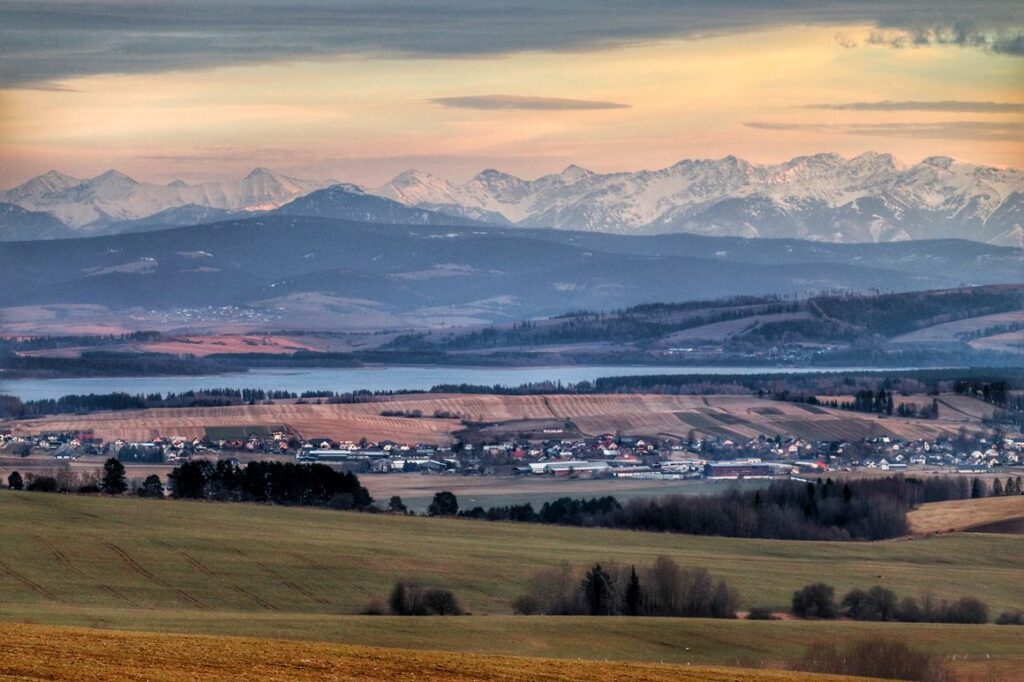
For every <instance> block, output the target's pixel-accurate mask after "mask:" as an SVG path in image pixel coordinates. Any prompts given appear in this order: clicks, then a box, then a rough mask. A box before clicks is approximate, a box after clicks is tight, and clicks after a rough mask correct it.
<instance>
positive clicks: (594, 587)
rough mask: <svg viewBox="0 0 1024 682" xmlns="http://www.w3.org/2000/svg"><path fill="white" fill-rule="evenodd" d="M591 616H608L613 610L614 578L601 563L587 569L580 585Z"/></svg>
mask: <svg viewBox="0 0 1024 682" xmlns="http://www.w3.org/2000/svg"><path fill="white" fill-rule="evenodd" d="M580 587H581V589H582V590H583V598H584V600H585V601H586V604H587V609H588V611H589V613H590V615H591V616H607V615H609V614H610V613H611V610H612V579H611V576H610V575H608V574H607V573H606V572H605V570H604V569H603V568H601V564H595V565H594V567H593V568H592V569H590V570H589V571H587V575H586V576H584V578H583V583H582V584H581V585H580Z"/></svg>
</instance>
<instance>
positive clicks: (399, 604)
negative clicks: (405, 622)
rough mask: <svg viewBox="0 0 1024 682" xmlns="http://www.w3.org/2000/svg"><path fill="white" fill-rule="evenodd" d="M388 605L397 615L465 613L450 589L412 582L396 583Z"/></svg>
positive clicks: (450, 614) (456, 614)
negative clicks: (427, 586) (423, 585)
mask: <svg viewBox="0 0 1024 682" xmlns="http://www.w3.org/2000/svg"><path fill="white" fill-rule="evenodd" d="M388 606H389V607H390V609H391V613H393V614H394V615H396V616H460V615H462V613H463V611H462V607H461V606H460V605H459V602H458V600H457V599H456V598H455V594H454V593H453V592H451V591H450V590H439V589H429V588H423V587H420V586H419V585H417V584H416V583H410V582H397V583H395V586H394V587H393V588H392V589H391V596H390V598H389V599H388Z"/></svg>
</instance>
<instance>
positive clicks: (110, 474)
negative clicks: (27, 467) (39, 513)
mask: <svg viewBox="0 0 1024 682" xmlns="http://www.w3.org/2000/svg"><path fill="white" fill-rule="evenodd" d="M157 480H158V481H159V479H157ZM7 487H8V488H10V489H11V490H28V491H31V492H41V493H106V494H107V495H121V494H122V493H124V492H125V491H126V490H128V479H127V478H126V477H125V472H124V465H123V464H121V462H119V461H118V460H117V459H116V458H114V457H111V458H110V459H108V460H107V461H106V462H104V463H103V469H102V470H99V471H72V470H71V468H70V467H67V466H64V467H59V468H58V469H57V470H56V471H54V473H53V475H49V474H35V473H28V474H26V475H25V476H22V475H21V473H20V472H17V471H12V472H11V474H10V475H9V476H8V477H7Z"/></svg>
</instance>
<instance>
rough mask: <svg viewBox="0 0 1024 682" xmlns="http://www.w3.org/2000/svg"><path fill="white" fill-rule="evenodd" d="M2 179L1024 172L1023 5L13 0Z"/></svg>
mask: <svg viewBox="0 0 1024 682" xmlns="http://www.w3.org/2000/svg"><path fill="white" fill-rule="evenodd" d="M0 16H2V17H3V21H0V186H3V187H8V186H13V185H15V184H18V183H19V182H22V181H24V180H26V179H28V178H29V177H31V176H33V175H36V174H39V173H43V172H46V171H48V170H50V169H57V170H60V171H62V172H65V173H68V174H71V175H75V176H77V177H91V176H94V175H97V174H99V173H101V172H103V171H105V170H107V169H109V168H116V169H118V170H120V171H122V172H125V173H127V174H129V175H131V176H133V177H135V178H137V179H140V180H148V181H153V182H169V181H171V180H174V179H179V178H180V179H184V180H185V181H188V182H193V181H201V180H213V179H228V178H234V177H238V176H240V175H244V174H245V173H247V172H248V171H249V170H251V169H252V168H253V167H256V166H263V167H269V168H271V169H274V170H275V171H279V172H282V173H285V174H288V175H293V176H296V177H309V178H335V179H338V180H342V181H348V182H355V183H359V184H362V185H366V186H371V187H372V186H377V185H380V184H383V183H384V182H386V181H387V180H388V179H390V178H391V177H393V176H394V175H396V174H398V173H400V172H402V171H404V170H407V169H410V168H416V169H419V170H424V171H429V172H433V173H436V174H438V175H441V176H443V177H447V178H449V179H453V180H465V179H467V178H469V177H470V176H472V175H474V174H475V173H477V172H478V171H480V170H482V169H484V168H498V169H500V170H504V171H506V172H511V173H514V174H517V175H520V176H523V177H531V178H532V177H537V176H539V175H543V174H545V173H550V172H557V171H559V170H561V169H562V168H564V167H565V166H566V165H569V164H578V165H581V166H584V167H587V168H590V169H591V170H595V171H599V172H609V171H617V170H639V169H642V168H661V167H665V166H668V165H671V164H673V163H675V162H676V161H679V160H681V159H685V158H719V157H722V156H727V155H730V154H731V155H735V156H739V157H742V158H745V159H747V160H750V161H752V162H756V163H774V162H780V161H783V160H786V159H789V158H791V157H793V156H797V155H801V154H813V153H817V152H837V153H839V154H842V155H844V156H854V155H856V154H859V153H861V152H864V151H868V150H874V151H879V152H890V153H892V154H894V155H895V156H896V157H897V158H898V159H900V160H902V161H904V162H906V163H915V162H917V161H920V160H921V159H923V158H925V157H927V156H931V155H947V156H952V157H954V158H957V159H960V160H963V161H968V162H972V163H979V164H989V165H994V166H1014V167H1021V166H1024V125H1022V124H1024V3H1020V2H1005V1H1000V2H976V1H971V0H966V1H963V2H950V1H947V0H927V1H926V0H891V1H887V2H881V1H877V2H850V1H848V0H847V1H844V0H832V1H830V2H820V1H819V2H810V1H804V0H787V1H786V2H770V1H767V0H764V1H762V0H660V1H659V0H646V1H643V2H638V1H636V0H629V1H627V0H608V1H599V0H589V1H584V0H524V1H522V2H516V3H508V2H493V1H491V0H472V1H471V0H432V1H430V2H426V1H424V0H340V1H329V0H293V1H291V2H287V3H283V2H278V1H276V0H275V1H273V2H272V1H270V0H210V1H206V2H199V1H197V0H174V1H170V0H130V1H129V0H90V1H78V2H56V1H53V0H27V1H21V0H17V1H8V0H0Z"/></svg>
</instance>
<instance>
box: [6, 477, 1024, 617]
mask: <svg viewBox="0 0 1024 682" xmlns="http://www.w3.org/2000/svg"><path fill="white" fill-rule="evenodd" d="M439 483H441V481H439ZM0 518H2V519H3V520H4V533H5V535H4V553H3V555H2V557H0V561H2V564H0V594H4V600H3V602H2V604H0V612H3V611H7V610H9V609H12V608H14V607H16V606H17V605H22V606H27V607H32V608H39V609H42V608H43V607H47V606H51V607H57V608H56V610H55V612H54V613H55V614H61V613H64V612H65V607H67V606H71V605H78V606H98V607H118V608H142V609H146V608H152V609H182V608H185V609H189V610H197V612H199V613H202V612H205V611H207V610H211V611H216V610H229V611H246V612H253V613H277V612H285V611H299V612H304V613H324V614H346V613H348V614H351V613H356V612H358V611H359V610H360V609H361V608H363V607H364V606H365V605H366V603H367V601H368V600H369V599H370V598H373V597H384V596H386V594H387V592H388V589H389V588H390V586H391V584H392V583H393V582H394V581H395V580H398V579H402V578H409V577H413V576H416V577H419V578H420V579H422V580H424V581H426V582H428V583H430V584H438V585H440V586H444V587H447V588H450V589H453V590H455V591H456V592H457V593H458V595H459V597H460V598H461V599H462V601H463V602H464V603H465V605H466V606H467V607H468V608H469V609H470V610H471V611H473V612H474V613H491V614H501V613H509V612H510V611H511V609H512V605H511V603H512V600H513V598H514V597H515V596H517V595H518V594H519V593H520V591H521V590H522V589H523V586H524V585H525V583H526V581H527V580H528V578H529V576H530V575H531V574H533V573H534V572H535V571H537V570H538V569H541V568H543V567H546V566H551V565H553V564H556V563H558V562H560V561H562V560H565V561H569V562H571V563H574V564H580V565H583V564H586V563H588V562H591V561H618V562H623V563H632V562H647V561H650V560H652V559H653V558H654V557H656V556H658V555H659V554H667V555H670V556H673V557H675V558H676V559H677V560H679V561H680V562H681V563H686V564H695V565H701V566H707V567H708V568H711V569H713V570H714V571H716V572H717V573H720V574H722V575H724V576H726V577H728V578H729V579H730V580H731V581H732V582H733V583H734V584H735V586H736V587H737V589H738V590H739V591H740V593H741V597H742V601H743V605H744V606H751V605H767V606H773V607H778V608H782V607H785V606H787V605H788V603H789V597H790V595H791V594H792V592H793V590H794V589H796V588H797V587H799V586H801V585H803V584H804V583H806V582H810V581H812V580H815V579H818V578H820V577H821V576H823V575H827V576H829V577H830V581H831V582H833V583H834V584H835V586H836V589H837V591H841V590H845V589H849V588H851V587H854V586H870V585H871V584H874V583H875V582H880V583H882V584H884V585H886V586H887V587H890V588H892V589H894V590H896V591H897V592H900V593H904V594H912V595H913V594H917V593H918V592H920V591H921V590H922V589H924V587H925V585H924V584H923V583H921V582H920V572H921V571H927V573H928V581H927V588H928V589H929V590H932V591H933V592H935V593H936V594H937V595H938V596H944V597H954V596H959V595H960V594H962V593H963V592H964V591H965V590H966V589H968V588H969V587H972V586H977V587H978V589H976V590H971V591H972V592H978V593H980V594H979V596H984V597H985V598H986V599H988V600H989V601H990V602H991V603H992V606H993V608H999V607H1011V606H1020V605H1021V604H1024V538H1013V537H1005V536H1003V537H997V536H987V535H980V534H979V535H942V536H937V537H929V538H923V539H916V540H908V541H902V542H885V543H814V542H786V541H776V540H748V539H739V538H716V537H697V536H683V535H668V534H655V533H636V532H627V531H614V530H601V529H579V528H562V527H556V526H542V525H534V524H513V523H494V522H490V523H488V522H475V521H468V520H447V519H428V518H410V517H395V516H390V515H372V514H358V513H341V512H332V511H328V510H316V509H297V508H281V507H269V506H259V505H248V504H244V505H243V504H213V503H199V502H183V501H170V500H167V501H160V500H157V501H147V500H138V499H106V498H96V497H87V496H74V495H50V494H44V493H16V492H10V491H3V492H2V494H0ZM108 587H109V588H112V590H113V592H116V596H115V595H114V594H113V593H112V592H111V590H110V589H107V588H108ZM236 588H241V589H236Z"/></svg>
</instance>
